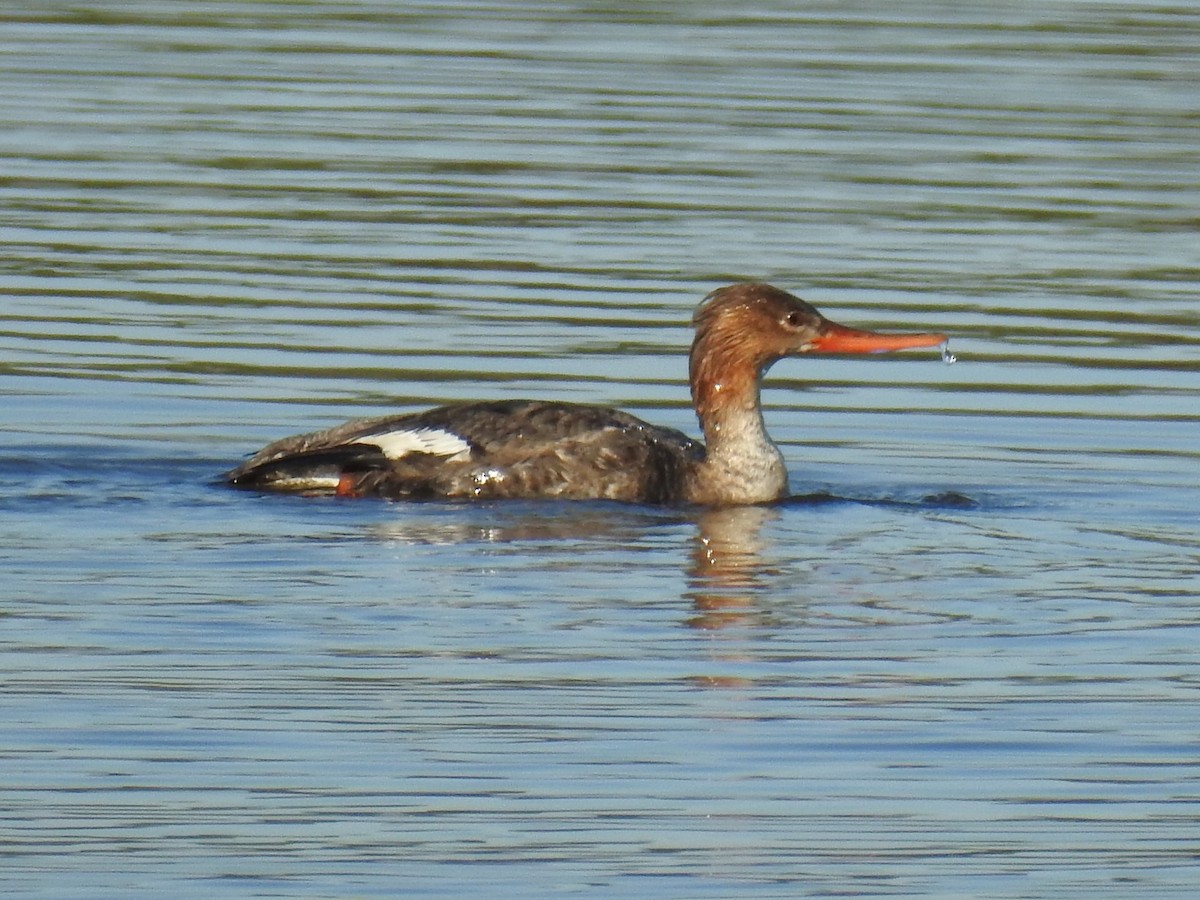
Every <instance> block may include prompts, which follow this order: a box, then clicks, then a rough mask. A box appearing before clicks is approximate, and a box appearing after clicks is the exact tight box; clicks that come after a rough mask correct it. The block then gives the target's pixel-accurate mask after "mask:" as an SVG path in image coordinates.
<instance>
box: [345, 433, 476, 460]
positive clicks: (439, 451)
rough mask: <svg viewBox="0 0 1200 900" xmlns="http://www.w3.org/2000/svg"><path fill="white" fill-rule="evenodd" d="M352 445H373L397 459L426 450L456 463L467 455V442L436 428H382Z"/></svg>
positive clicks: (466, 457) (390, 457) (468, 448)
mask: <svg viewBox="0 0 1200 900" xmlns="http://www.w3.org/2000/svg"><path fill="white" fill-rule="evenodd" d="M354 443H356V444H374V445H375V446H376V447H378V448H379V449H380V450H382V451H383V455H384V456H386V457H387V458H388V459H400V458H401V457H402V456H408V455H409V454H410V453H428V454H430V455H432V456H445V457H448V458H449V460H450V461H453V462H459V461H461V460H465V459H468V458H470V456H471V445H470V444H468V443H467V442H466V441H464V440H463V439H462V438H461V437H459V436H458V435H457V434H454V433H452V432H449V431H442V430H441V429H439V428H406V429H403V430H401V431H385V432H383V433H382V434H368V435H366V436H364V437H360V438H356V439H355V440H354Z"/></svg>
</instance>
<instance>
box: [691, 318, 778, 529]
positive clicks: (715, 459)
mask: <svg viewBox="0 0 1200 900" xmlns="http://www.w3.org/2000/svg"><path fill="white" fill-rule="evenodd" d="M720 338H721V335H720V334H713V333H712V332H708V333H705V334H700V335H698V336H697V338H696V341H695V343H694V344H693V345H692V352H691V357H690V365H691V382H692V402H693V403H694V405H695V407H696V416H697V417H698V418H699V420H700V428H701V429H702V430H703V432H704V440H705V443H706V444H707V449H706V454H705V459H704V462H703V463H702V464H700V466H699V467H698V469H697V472H696V482H697V487H696V489H695V491H696V493H697V494H698V495H699V496H697V497H695V498H693V499H696V500H697V501H698V502H706V503H717V504H730V505H732V504H738V503H762V502H766V501H769V500H776V499H778V498H779V497H781V496H783V495H784V493H785V492H786V489H787V470H786V468H785V467H784V463H783V455H782V454H781V453H780V452H779V448H778V447H776V446H775V444H774V442H773V441H772V440H771V438H770V436H769V435H768V434H767V429H766V425H765V424H764V422H763V417H762V407H761V404H760V400H759V394H760V383H761V381H762V375H763V373H764V372H765V371H766V369H767V368H768V367H769V366H770V364H771V363H772V362H774V360H773V359H761V358H759V357H758V356H756V354H755V352H754V348H753V346H752V344H751V343H750V342H749V341H744V340H743V341H723V340H721V339H720Z"/></svg>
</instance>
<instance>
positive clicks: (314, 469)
mask: <svg viewBox="0 0 1200 900" xmlns="http://www.w3.org/2000/svg"><path fill="white" fill-rule="evenodd" d="M693 324H694V326H695V329H696V336H695V339H694V340H693V342H692V350H691V356H690V370H691V385H692V401H693V404H694V406H695V408H696V416H697V417H698V418H699V419H700V428H701V429H702V430H703V432H704V440H705V443H703V444H701V443H700V442H698V441H694V440H692V439H691V438H689V437H688V436H687V435H685V434H683V433H681V432H679V431H675V430H674V429H671V428H662V427H659V426H657V425H651V424H648V423H646V422H643V421H642V420H641V419H638V418H635V417H634V416H631V415H629V414H628V413H624V412H621V411H619V410H615V409H608V408H606V407H601V406H584V405H580V404H575V403H553V402H552V403H545V402H539V401H536V400H499V401H494V402H483V403H456V404H452V405H450V406H440V407H438V408H436V409H431V410H427V411H425V412H419V413H410V414H405V415H393V416H382V417H377V418H370V419H357V420H355V421H352V422H347V423H345V424H344V425H339V426H337V427H336V428H331V429H329V430H328V431H319V432H314V433H311V434H302V435H297V436H295V437H289V438H284V439H283V440H279V441H276V442H275V443H273V444H269V445H268V446H267V447H264V448H263V449H262V450H261V451H259V452H258V453H257V454H255V455H254V456H253V457H252V458H251V459H249V460H247V461H246V462H245V463H243V464H242V465H240V466H238V467H237V468H236V469H234V470H232V471H231V472H229V473H227V474H226V476H225V478H226V479H227V480H228V482H229V483H230V484H234V485H237V486H238V487H244V488H250V489H256V490H272V491H292V492H300V493H331V494H338V495H340V496H345V497H358V496H382V497H390V498H395V499H409V498H412V499H416V498H435V497H443V498H459V499H496V498H539V497H545V498H562V499H572V500H596V499H608V500H624V501H629V502H635V503H698V504H706V505H711V506H733V505H740V504H749V503H766V502H770V501H772V500H778V499H780V498H781V497H783V496H785V494H786V492H787V469H786V468H785V467H784V463H783V455H782V454H781V453H780V452H779V448H778V447H776V446H775V444H774V442H773V441H772V440H771V438H770V437H769V436H768V435H767V431H766V428H765V426H764V424H763V417H762V407H761V405H760V402H759V388H760V385H761V382H762V377H763V375H764V374H765V373H766V371H767V369H769V368H770V367H771V365H772V363H774V362H775V361H776V360H779V359H781V358H783V357H785V356H794V355H798V354H801V353H877V352H882V351H886V350H903V349H906V348H909V347H935V346H937V345H939V344H943V343H945V342H946V336H945V335H944V334H877V333H875V332H871V331H859V330H857V329H854V328H847V327H845V326H844V325H838V324H836V323H834V322H831V321H829V320H828V319H826V318H825V317H824V316H822V315H821V314H820V313H819V312H817V311H816V310H815V309H813V307H811V306H809V305H808V304H807V303H805V302H804V301H803V300H801V299H799V298H798V297H794V296H792V295H791V294H789V293H787V292H786V291H781V290H779V289H778V288H774V287H771V286H770V285H767V284H756V283H746V284H734V285H730V286H728V287H723V288H720V289H719V290H716V291H713V292H712V293H711V294H709V295H708V296H707V297H705V298H704V300H703V301H702V302H701V303H700V306H699V307H698V308H697V309H696V314H695V316H694V317H693Z"/></svg>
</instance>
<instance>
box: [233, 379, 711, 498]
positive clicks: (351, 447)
mask: <svg viewBox="0 0 1200 900" xmlns="http://www.w3.org/2000/svg"><path fill="white" fill-rule="evenodd" d="M703 456H704V448H703V445H702V444H699V443H698V442H696V441H693V440H691V439H690V438H688V437H687V436H686V435H684V434H682V433H681V432H678V431H675V430H673V429H669V428H661V427H658V426H655V425H650V424H648V423H646V422H643V421H642V420H641V419H638V418H636V417H635V416H631V415H629V414H628V413H624V412H620V411H619V410H613V409H606V408H603V407H597V406H585V405H580V404H573V403H549V402H539V401H530V400H508V401H496V402H490V403H463V404H454V405H450V406H441V407H437V408H436V409H430V410H426V411H424V412H420V413H411V414H406V415H398V416H383V417H377V418H371V419H357V420H354V421H351V422H347V423H345V424H343V425H339V426H337V427H335V428H331V429H329V430H327V431H319V432H313V433H311V434H304V435H298V436H295V437H290V438H284V439H283V440H281V441H276V442H275V443H273V444H270V445H268V446H267V447H265V448H263V450H261V451H260V452H259V453H257V454H256V455H255V456H254V457H252V458H251V459H249V460H248V461H247V462H245V463H244V464H242V465H241V466H238V467H237V468H236V469H234V470H233V471H231V472H229V473H228V474H227V475H226V478H227V480H228V481H229V482H230V483H232V484H235V485H238V486H239V487H246V488H252V489H260V490H278V491H298V492H305V493H323V492H337V493H340V494H343V495H379V496H385V497H394V498H419V497H429V498H433V497H447V498H471V499H487V498H521V497H525V498H535V497H550V498H562V499H611V500H627V501H636V502H647V503H664V502H671V501H675V500H679V499H682V494H683V484H684V479H685V476H686V473H687V471H688V470H689V469H690V467H691V466H693V465H695V464H696V463H698V462H699V461H700V460H702V459H703Z"/></svg>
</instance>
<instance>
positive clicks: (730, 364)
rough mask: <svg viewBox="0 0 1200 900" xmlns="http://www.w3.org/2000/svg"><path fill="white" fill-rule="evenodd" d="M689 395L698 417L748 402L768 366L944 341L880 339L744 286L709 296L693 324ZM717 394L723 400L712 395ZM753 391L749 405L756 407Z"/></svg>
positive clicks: (775, 291)
mask: <svg viewBox="0 0 1200 900" xmlns="http://www.w3.org/2000/svg"><path fill="white" fill-rule="evenodd" d="M692 323H693V325H695V328H696V337H695V340H694V341H693V343H692V352H691V360H690V362H691V374H692V395H693V398H694V399H695V401H696V406H697V411H699V412H700V413H701V414H702V417H703V414H704V412H705V410H706V409H709V408H711V407H712V406H713V405H716V404H719V403H723V402H730V401H731V400H732V397H733V396H737V395H739V394H740V395H741V396H743V397H746V396H748V389H749V388H751V387H755V388H756V387H757V384H758V380H759V379H760V378H761V377H762V375H763V373H765V372H766V371H767V369H768V368H770V367H771V364H772V363H774V362H776V361H777V360H779V359H782V358H783V357H785V356H795V355H798V354H801V353H882V352H885V351H888V350H905V349H908V348H910V347H936V346H938V345H939V344H944V343H945V342H946V335H944V334H880V333H878V332H874V331H861V330H859V329H857V328H847V327H846V326H845V325H839V324H837V323H836V322H831V321H830V320H829V319H827V318H825V317H824V316H823V315H821V314H820V313H819V312H817V310H816V309H814V308H813V307H812V306H810V305H809V304H808V303H805V302H804V301H803V300H801V299H800V298H799V297H795V296H793V295H791V294H789V293H788V292H787V291H781V290H780V289H779V288H776V287H772V286H771V285H769V284H760V283H757V282H745V283H742V284H731V285H729V286H728V287H723V288H719V289H718V290H715V291H713V292H712V293H711V294H709V295H708V296H707V297H705V298H704V300H702V301H701V303H700V305H699V306H698V307H697V308H696V314H695V316H694V317H693V319H692ZM718 395H724V396H718ZM757 399H758V398H757V391H755V392H754V396H753V401H754V403H755V404H757Z"/></svg>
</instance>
